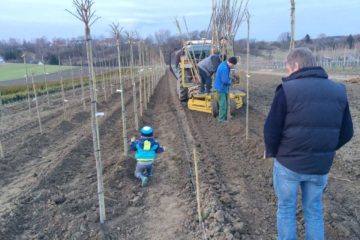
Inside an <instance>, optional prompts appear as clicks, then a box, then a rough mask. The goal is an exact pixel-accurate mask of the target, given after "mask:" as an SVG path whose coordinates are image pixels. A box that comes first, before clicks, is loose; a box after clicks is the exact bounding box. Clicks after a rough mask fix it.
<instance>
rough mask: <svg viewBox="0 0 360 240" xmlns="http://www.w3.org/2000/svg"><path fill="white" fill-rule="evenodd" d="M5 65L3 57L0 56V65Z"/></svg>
mask: <svg viewBox="0 0 360 240" xmlns="http://www.w3.org/2000/svg"><path fill="white" fill-rule="evenodd" d="M2 63H5V61H4V59H3V57H1V56H0V64H2Z"/></svg>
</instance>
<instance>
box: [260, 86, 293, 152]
mask: <svg viewBox="0 0 360 240" xmlns="http://www.w3.org/2000/svg"><path fill="white" fill-rule="evenodd" d="M286 108H287V106H286V97H285V92H284V90H283V88H282V85H280V86H278V87H277V89H276V92H275V96H274V99H273V102H272V105H271V109H270V112H269V115H268V117H267V118H266V121H265V126H264V141H265V149H266V157H268V158H270V157H276V154H277V152H278V148H279V145H280V141H281V136H282V132H283V129H284V124H285V118H286V111H287V110H286Z"/></svg>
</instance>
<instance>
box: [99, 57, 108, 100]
mask: <svg viewBox="0 0 360 240" xmlns="http://www.w3.org/2000/svg"><path fill="white" fill-rule="evenodd" d="M102 64H103V63H102V61H100V69H101V70H100V71H101V78H102V89H103V92H104V99H105V101H107V93H106V84H105V81H106V79H105V64H104V65H102Z"/></svg>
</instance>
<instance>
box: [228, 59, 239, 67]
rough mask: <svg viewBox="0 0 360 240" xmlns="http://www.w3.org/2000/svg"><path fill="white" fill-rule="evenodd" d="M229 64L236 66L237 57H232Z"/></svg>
mask: <svg viewBox="0 0 360 240" xmlns="http://www.w3.org/2000/svg"><path fill="white" fill-rule="evenodd" d="M228 62H229V63H232V64H234V65H236V64H237V58H236V57H231V58H229V60H228Z"/></svg>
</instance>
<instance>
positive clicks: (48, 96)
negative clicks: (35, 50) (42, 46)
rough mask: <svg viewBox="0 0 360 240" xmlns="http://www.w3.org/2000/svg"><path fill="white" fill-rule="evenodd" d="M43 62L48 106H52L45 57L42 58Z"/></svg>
mask: <svg viewBox="0 0 360 240" xmlns="http://www.w3.org/2000/svg"><path fill="white" fill-rule="evenodd" d="M41 60H42V62H43V66H44V82H45V89H46V96H47V102H48V106H50V95H49V88H48V85H47V76H46V75H47V72H46V64H45V62H44V56H41Z"/></svg>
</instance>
